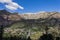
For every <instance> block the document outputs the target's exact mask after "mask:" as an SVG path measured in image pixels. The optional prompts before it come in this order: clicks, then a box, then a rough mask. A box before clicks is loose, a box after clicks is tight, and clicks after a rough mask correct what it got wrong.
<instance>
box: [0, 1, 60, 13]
mask: <svg viewBox="0 0 60 40" xmlns="http://www.w3.org/2000/svg"><path fill="white" fill-rule="evenodd" d="M3 9H5V10H7V11H9V12H18V13H34V12H40V11H46V12H52V11H57V12H60V0H0V10H3Z"/></svg>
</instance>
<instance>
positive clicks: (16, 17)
mask: <svg viewBox="0 0 60 40" xmlns="http://www.w3.org/2000/svg"><path fill="white" fill-rule="evenodd" d="M0 16H1V17H3V18H4V21H5V22H4V23H5V24H6V22H9V23H12V22H15V21H23V22H28V23H29V22H30V23H33V22H34V23H35V22H36V23H41V22H48V23H49V24H51V25H52V24H54V23H57V24H60V13H59V12H40V13H35V14H18V13H10V12H8V11H6V10H0ZM0 20H1V18H0ZM2 20H3V19H2Z"/></svg>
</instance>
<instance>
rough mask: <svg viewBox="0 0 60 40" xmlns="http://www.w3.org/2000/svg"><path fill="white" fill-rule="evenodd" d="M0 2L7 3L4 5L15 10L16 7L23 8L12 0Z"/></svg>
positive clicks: (0, 1)
mask: <svg viewBox="0 0 60 40" xmlns="http://www.w3.org/2000/svg"><path fill="white" fill-rule="evenodd" d="M0 3H3V4H4V3H7V4H5V7H6V8H8V9H10V10H17V9H18V8H19V9H24V8H23V7H22V6H20V5H18V4H17V3H15V2H12V0H0Z"/></svg>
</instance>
